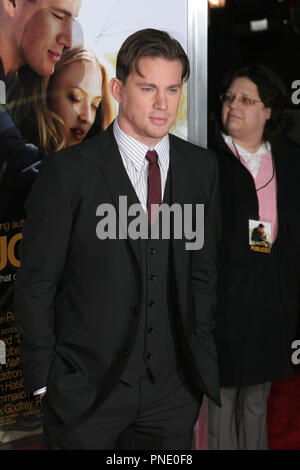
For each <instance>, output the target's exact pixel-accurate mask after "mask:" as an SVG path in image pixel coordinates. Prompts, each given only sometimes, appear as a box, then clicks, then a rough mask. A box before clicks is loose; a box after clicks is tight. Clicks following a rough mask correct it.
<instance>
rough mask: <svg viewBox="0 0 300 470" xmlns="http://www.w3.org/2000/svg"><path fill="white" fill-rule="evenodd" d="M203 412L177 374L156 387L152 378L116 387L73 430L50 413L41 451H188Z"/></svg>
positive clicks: (45, 426)
mask: <svg viewBox="0 0 300 470" xmlns="http://www.w3.org/2000/svg"><path fill="white" fill-rule="evenodd" d="M199 408H200V403H199V401H197V400H196V399H195V398H194V397H193V395H192V394H191V393H190V391H189V390H188V389H187V388H186V387H185V385H184V384H183V382H182V379H181V378H180V376H179V375H178V373H177V371H171V372H170V373H169V374H168V376H166V377H165V379H164V380H160V381H159V382H158V383H153V381H152V380H151V378H150V377H149V376H148V374H145V376H144V377H142V378H141V379H140V380H139V381H138V382H137V383H136V384H135V385H133V386H132V385H128V384H126V383H125V382H122V381H118V382H117V383H116V384H115V386H114V388H113V390H112V392H111V393H110V395H109V396H108V398H107V399H106V400H105V401H104V402H103V403H102V404H101V405H100V406H99V408H98V409H97V410H96V411H95V412H94V413H93V414H92V415H91V416H90V417H89V419H88V420H87V421H85V422H84V423H83V424H81V425H80V426H78V427H77V428H75V429H67V428H66V426H64V425H59V424H58V423H55V421H54V420H53V416H52V417H51V416H50V419H49V412H46V413H45V417H44V432H43V449H44V450H63V449H73V450H81V449H98V450H113V449H115V448H117V449H119V450H134V449H135V450H143V449H149V450H152V449H159V450H163V449H170V450H172V449H183V450H188V449H191V446H192V439H193V429H194V425H195V423H196V421H197V417H198V413H199ZM47 414H48V418H47Z"/></svg>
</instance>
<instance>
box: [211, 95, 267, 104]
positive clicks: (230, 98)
mask: <svg viewBox="0 0 300 470" xmlns="http://www.w3.org/2000/svg"><path fill="white" fill-rule="evenodd" d="M220 99H221V101H222V103H226V104H231V103H233V102H234V101H235V100H237V102H238V103H240V104H242V105H243V106H252V105H253V104H255V103H262V101H261V100H254V99H253V98H248V96H240V97H239V98H237V97H236V96H235V95H227V94H226V93H223V94H222V95H220Z"/></svg>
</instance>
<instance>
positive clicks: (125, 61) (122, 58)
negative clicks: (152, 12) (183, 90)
mask: <svg viewBox="0 0 300 470" xmlns="http://www.w3.org/2000/svg"><path fill="white" fill-rule="evenodd" d="M142 57H161V58H164V59H166V60H179V61H180V62H181V64H182V81H183V82H185V81H187V80H188V78H189V75H190V63H189V59H188V57H187V55H186V53H185V51H184V49H183V47H182V46H181V44H180V43H179V42H178V41H177V40H176V39H173V38H171V36H169V34H168V33H166V32H165V31H159V30H157V29H150V28H148V29H142V30H140V31H137V32H135V33H133V34H132V35H131V36H129V37H128V38H127V39H126V40H125V41H124V43H123V44H122V46H121V49H120V50H119V53H118V57H117V66H116V75H117V78H118V79H119V80H120V81H121V82H122V83H125V82H126V79H127V77H128V76H129V75H130V73H131V71H132V70H133V68H134V69H135V71H136V72H137V73H138V74H139V75H141V73H140V71H139V60H140V59H141V58H142Z"/></svg>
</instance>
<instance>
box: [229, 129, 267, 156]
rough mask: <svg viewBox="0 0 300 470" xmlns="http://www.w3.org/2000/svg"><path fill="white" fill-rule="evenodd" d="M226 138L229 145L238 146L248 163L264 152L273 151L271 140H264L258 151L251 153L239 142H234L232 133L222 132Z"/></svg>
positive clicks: (240, 153)
mask: <svg viewBox="0 0 300 470" xmlns="http://www.w3.org/2000/svg"><path fill="white" fill-rule="evenodd" d="M222 136H223V138H224V140H225V143H226V144H227V145H228V146H229V147H231V148H232V147H233V148H234V147H236V149H237V151H238V153H239V155H240V156H241V157H242V158H243V159H244V160H245V162H246V163H248V162H249V161H250V160H252V159H260V158H261V156H262V155H263V154H264V153H269V152H271V144H270V143H269V142H264V143H263V144H262V145H261V146H260V147H259V149H258V150H256V152H254V153H251V152H248V151H247V150H246V149H244V148H243V147H242V146H241V145H238V144H237V143H235V142H233V140H232V138H231V137H230V135H226V134H222Z"/></svg>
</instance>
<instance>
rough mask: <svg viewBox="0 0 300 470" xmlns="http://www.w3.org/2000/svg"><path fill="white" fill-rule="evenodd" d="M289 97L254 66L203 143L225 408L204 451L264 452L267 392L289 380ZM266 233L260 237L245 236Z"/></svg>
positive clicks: (242, 75)
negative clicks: (211, 191)
mask: <svg viewBox="0 0 300 470" xmlns="http://www.w3.org/2000/svg"><path fill="white" fill-rule="evenodd" d="M287 96H288V95H287V91H286V89H285V86H284V84H283V83H282V81H281V79H280V78H279V77H278V76H277V74H275V72H273V71H272V70H270V69H269V68H267V67H265V66H260V65H253V66H249V67H245V68H243V69H240V70H238V71H235V72H232V73H230V74H229V75H228V76H227V77H226V79H225V82H224V93H223V94H222V95H221V101H222V111H221V118H220V122H219V124H218V126H217V129H216V130H215V133H214V135H213V137H212V138H211V139H210V147H211V148H212V149H213V150H214V151H215V153H216V155H217V157H218V161H219V168H220V188H221V206H222V232H221V241H220V251H219V253H220V255H219V286H218V302H217V308H216V324H215V331H214V334H215V339H216V344H217V348H218V356H219V369H220V384H221V399H222V408H219V407H217V406H216V405H214V404H213V403H211V402H209V406H208V431H209V449H267V448H268V436H267V420H266V417H267V400H268V396H269V391H270V384H271V382H272V381H274V380H279V379H284V378H287V377H289V376H290V375H291V355H292V352H293V351H292V349H291V343H292V341H293V339H295V333H296V323H297V315H298V309H299V301H298V298H299V284H300V282H299V279H300V275H299V266H300V262H299V254H300V150H299V148H298V147H297V146H296V145H295V144H294V143H293V142H292V141H290V140H289V139H288V138H287V137H286V136H285V133H286V131H287V130H288V126H289V123H288V120H287V118H286V117H285V113H284V110H285V108H286V106H287V104H288V98H287ZM260 227H264V234H263V237H260V238H258V237H255V236H251V235H252V232H253V233H255V230H256V231H257V230H258V228H260Z"/></svg>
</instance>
